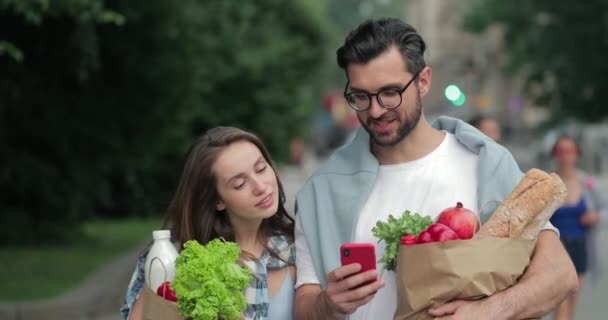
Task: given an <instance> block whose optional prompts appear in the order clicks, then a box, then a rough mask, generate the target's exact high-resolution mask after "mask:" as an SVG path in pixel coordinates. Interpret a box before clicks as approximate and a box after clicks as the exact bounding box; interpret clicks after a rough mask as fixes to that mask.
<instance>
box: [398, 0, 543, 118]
mask: <svg viewBox="0 0 608 320" xmlns="http://www.w3.org/2000/svg"><path fill="white" fill-rule="evenodd" d="M473 1H474V0H408V1H406V2H405V7H404V12H405V13H404V17H405V20H406V21H408V22H409V23H410V24H412V25H413V26H414V27H415V28H416V29H417V30H418V31H419V32H420V34H421V35H422V36H423V38H424V39H425V40H426V42H427V47H428V48H427V53H426V57H425V58H426V61H427V64H428V65H429V66H431V68H432V69H433V85H432V87H431V92H430V93H429V94H428V96H427V97H426V99H425V103H424V106H425V108H426V113H427V114H451V115H454V116H456V117H459V118H463V119H469V118H470V117H471V116H473V114H476V113H479V112H482V113H486V114H489V115H492V116H495V117H497V118H498V119H500V120H501V122H502V123H501V124H502V125H503V126H505V127H508V128H511V129H521V128H526V127H532V126H535V125H536V124H537V123H539V122H540V121H541V120H543V119H545V117H546V113H545V112H544V110H539V109H538V108H533V107H532V106H531V105H530V103H529V102H528V101H526V99H525V98H524V97H523V96H522V95H521V91H522V90H521V85H522V81H521V80H520V79H511V78H506V77H504V76H503V75H502V74H501V70H500V66H501V61H502V60H503V59H504V58H505V56H504V53H503V44H502V41H501V39H502V37H501V30H500V28H499V27H498V26H497V27H493V28H490V29H489V30H487V31H486V32H485V33H482V34H471V33H466V32H464V31H462V27H461V24H462V19H463V13H464V12H465V10H466V9H467V8H469V7H470V5H471V3H472V2H473ZM450 84H452V85H455V86H457V87H458V88H459V89H460V90H461V91H462V92H463V93H464V95H465V97H466V99H465V101H464V103H463V105H462V106H460V107H455V106H454V104H453V103H451V102H450V101H449V100H448V99H446V95H445V90H446V88H447V87H448V86H449V85H450Z"/></svg>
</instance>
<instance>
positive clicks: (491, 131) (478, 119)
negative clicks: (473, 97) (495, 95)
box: [469, 115, 502, 142]
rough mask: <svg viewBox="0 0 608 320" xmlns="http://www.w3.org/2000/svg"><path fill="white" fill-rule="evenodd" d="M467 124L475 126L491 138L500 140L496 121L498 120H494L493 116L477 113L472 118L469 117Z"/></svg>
mask: <svg viewBox="0 0 608 320" xmlns="http://www.w3.org/2000/svg"><path fill="white" fill-rule="evenodd" d="M469 124H471V125H472V126H474V127H475V128H477V129H478V130H479V131H481V132H483V133H484V134H485V135H486V136H488V137H490V138H491V139H492V140H494V141H496V142H500V140H501V137H502V135H501V130H500V124H499V123H498V121H496V119H495V118H493V117H490V116H487V115H477V116H475V117H474V118H473V119H471V121H469Z"/></svg>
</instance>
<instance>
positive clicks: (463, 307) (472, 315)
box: [429, 299, 501, 320]
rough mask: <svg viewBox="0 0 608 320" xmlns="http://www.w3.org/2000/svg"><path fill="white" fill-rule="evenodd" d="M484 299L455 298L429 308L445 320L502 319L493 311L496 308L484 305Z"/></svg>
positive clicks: (430, 311)
mask: <svg viewBox="0 0 608 320" xmlns="http://www.w3.org/2000/svg"><path fill="white" fill-rule="evenodd" d="M484 300H485V299H484ZM484 300H475V301H470V300H455V301H452V302H448V303H446V304H443V305H441V306H438V307H435V308H431V309H429V315H431V316H433V317H441V319H445V320H465V319H466V320H477V319H480V320H482V319H501V318H500V315H499V314H492V313H491V312H492V311H495V310H491V309H490V308H486V307H485V306H484Z"/></svg>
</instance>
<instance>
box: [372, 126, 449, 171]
mask: <svg viewBox="0 0 608 320" xmlns="http://www.w3.org/2000/svg"><path fill="white" fill-rule="evenodd" d="M444 138H445V132H442V131H439V130H437V129H435V128H433V127H432V126H431V125H430V124H429V123H428V122H427V121H426V120H424V119H421V121H420V122H419V123H418V125H417V126H416V128H415V129H414V130H413V131H412V132H410V134H409V135H408V136H407V137H405V138H404V139H403V140H402V141H401V142H399V143H398V144H396V145H394V146H386V147H383V146H377V145H372V153H373V154H374V155H375V156H376V158H377V159H378V162H379V163H380V164H381V165H391V164H399V163H404V162H409V161H413V160H417V159H420V158H422V157H424V156H426V155H428V154H429V153H431V152H433V150H435V149H437V147H439V145H440V144H441V142H442V141H443V139H444Z"/></svg>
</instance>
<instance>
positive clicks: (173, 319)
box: [141, 285, 184, 320]
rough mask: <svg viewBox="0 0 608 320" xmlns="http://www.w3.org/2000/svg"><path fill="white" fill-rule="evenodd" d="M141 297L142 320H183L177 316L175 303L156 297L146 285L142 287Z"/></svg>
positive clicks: (177, 311)
mask: <svg viewBox="0 0 608 320" xmlns="http://www.w3.org/2000/svg"><path fill="white" fill-rule="evenodd" d="M141 295H142V297H143V300H142V302H143V311H142V314H143V318H142V319H143V320H184V318H182V317H181V316H180V315H179V310H178V309H177V304H175V302H172V301H169V300H167V299H165V298H163V297H160V296H158V295H157V294H156V293H154V291H152V289H150V287H148V286H147V285H144V288H143V290H142V293H141Z"/></svg>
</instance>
